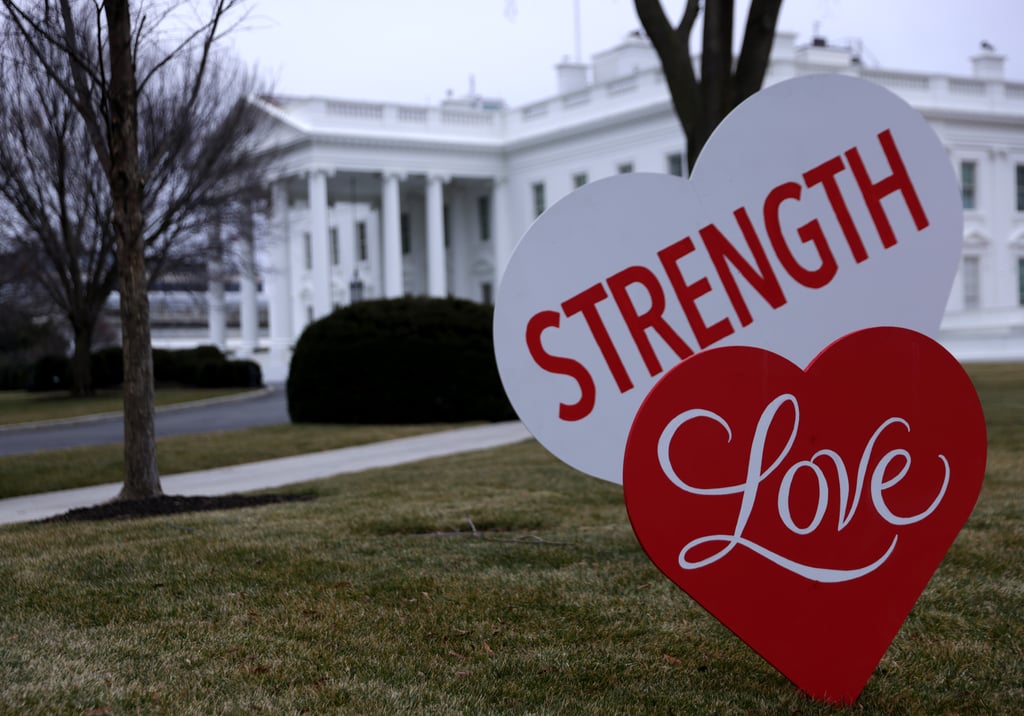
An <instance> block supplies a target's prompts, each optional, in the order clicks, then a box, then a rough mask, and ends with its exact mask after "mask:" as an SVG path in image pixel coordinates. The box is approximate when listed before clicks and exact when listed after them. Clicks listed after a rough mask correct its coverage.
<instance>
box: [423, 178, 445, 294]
mask: <svg viewBox="0 0 1024 716" xmlns="http://www.w3.org/2000/svg"><path fill="white" fill-rule="evenodd" d="M444 253H445V252H444V179H443V178H442V177H440V176H438V175H436V174H431V175H430V176H428V177H427V295H428V296H432V297H434V298H444V297H445V296H447V295H448V276H447V266H446V265H445V263H446V262H445V255H444Z"/></svg>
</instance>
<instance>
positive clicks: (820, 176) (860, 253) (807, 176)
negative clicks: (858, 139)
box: [804, 157, 868, 263]
mask: <svg viewBox="0 0 1024 716" xmlns="http://www.w3.org/2000/svg"><path fill="white" fill-rule="evenodd" d="M844 169H846V165H845V164H843V160H842V158H841V157H832V158H831V159H829V160H828V161H827V162H825V163H824V164H819V165H818V166H816V167H814V169H811V170H810V171H809V172H804V182H806V184H807V188H808V189H809V188H811V187H812V186H815V185H816V184H821V185H822V187H823V188H824V189H825V196H827V197H828V202H829V203H830V204H831V205H832V211H833V212H834V213H835V215H836V220H838V221H839V227H840V228H841V229H842V230H843V236H845V237H846V243H847V244H848V245H849V246H850V252H851V253H852V254H853V258H854V260H855V261H856V262H857V263H860V262H861V261H863V260H864V259H866V258H867V257H868V252H867V250H866V249H865V248H864V242H863V241H862V240H861V238H860V232H859V231H857V226H856V225H855V224H854V223H853V217H852V216H850V209H849V207H847V206H846V200H845V199H843V193H842V192H841V191H840V190H839V183H838V182H837V181H836V174H838V173H839V172H841V171H843V170H844Z"/></svg>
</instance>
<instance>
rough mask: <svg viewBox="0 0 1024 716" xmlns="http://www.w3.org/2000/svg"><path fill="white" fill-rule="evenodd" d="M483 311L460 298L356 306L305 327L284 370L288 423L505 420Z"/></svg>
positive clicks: (488, 317)
mask: <svg viewBox="0 0 1024 716" xmlns="http://www.w3.org/2000/svg"><path fill="white" fill-rule="evenodd" d="M492 319H493V308H492V307H491V306H485V305H481V304H478V303H473V302H470V301H464V300H460V299H452V298H448V299H437V298H399V299H394V300H384V301H365V302H361V303H356V304H353V305H351V306H347V307H345V308H342V309H339V310H337V311H335V312H334V313H332V314H331V315H329V316H327V317H325V318H323V319H321V320H319V321H316V322H314V323H311V324H310V325H309V326H307V327H306V330H305V331H304V332H303V333H302V336H301V337H300V338H299V341H298V343H297V344H296V346H295V354H294V355H293V356H292V363H291V368H290V370H289V374H288V386H287V388H288V412H289V415H290V416H291V419H292V421H293V422H310V423H423V422H459V421H465V420H509V419H512V418H514V417H515V412H514V411H513V410H512V406H511V405H510V404H509V402H508V399H507V398H506V397H505V391H504V389H503V388H502V386H501V380H500V379H499V377H498V368H497V365H496V364H495V361H494V348H493V339H492V334H491V322H492Z"/></svg>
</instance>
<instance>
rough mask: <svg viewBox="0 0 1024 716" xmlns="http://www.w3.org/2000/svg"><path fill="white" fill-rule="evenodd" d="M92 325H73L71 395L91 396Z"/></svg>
mask: <svg viewBox="0 0 1024 716" xmlns="http://www.w3.org/2000/svg"><path fill="white" fill-rule="evenodd" d="M92 329H93V327H92V325H88V324H86V323H75V324H74V331H75V354H74V355H73V356H72V357H71V394H72V395H76V396H85V395H93V394H94V393H95V392H96V390H95V388H94V386H93V384H92Z"/></svg>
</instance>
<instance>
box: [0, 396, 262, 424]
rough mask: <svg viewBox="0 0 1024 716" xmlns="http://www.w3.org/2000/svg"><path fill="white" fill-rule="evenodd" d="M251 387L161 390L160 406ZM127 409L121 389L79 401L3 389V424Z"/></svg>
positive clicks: (0, 399) (0, 421) (0, 410)
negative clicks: (124, 405)
mask: <svg viewBox="0 0 1024 716" xmlns="http://www.w3.org/2000/svg"><path fill="white" fill-rule="evenodd" d="M246 390H248V389H247V388H160V389H158V390H157V391H156V404H157V405H158V406H159V405H172V404H174V403H187V402H189V401H192V400H204V399H206V398H216V397H219V396H222V395H233V394H235V393H243V392H245V391H246ZM122 407H123V404H122V398H121V392H120V391H119V390H101V391H97V393H96V395H94V396H92V397H89V398H75V397H72V396H71V395H70V394H69V393H67V392H63V391H57V392H46V393H29V392H28V391H24V390H0V425H11V424H13V423H31V422H35V421H37V420H58V419H61V418H77V417H80V416H83V415H94V414H96V413H117V412H120V411H121V408H122Z"/></svg>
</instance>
